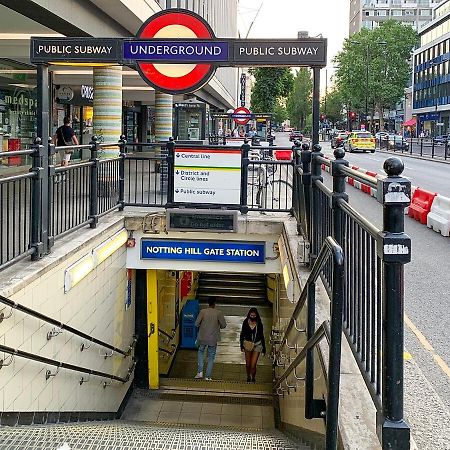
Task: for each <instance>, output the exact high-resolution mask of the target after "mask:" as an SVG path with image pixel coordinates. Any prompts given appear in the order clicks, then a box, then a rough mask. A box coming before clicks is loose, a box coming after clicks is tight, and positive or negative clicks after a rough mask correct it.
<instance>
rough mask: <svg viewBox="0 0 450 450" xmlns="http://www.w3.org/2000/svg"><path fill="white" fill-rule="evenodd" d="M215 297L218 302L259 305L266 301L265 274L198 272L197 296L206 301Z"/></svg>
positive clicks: (201, 300)
mask: <svg viewBox="0 0 450 450" xmlns="http://www.w3.org/2000/svg"><path fill="white" fill-rule="evenodd" d="M207 297H215V298H216V302H217V303H220V304H225V305H226V304H234V305H245V306H261V305H264V304H266V303H267V287H266V276H265V275H264V274H256V273H216V272H202V273H201V274H200V278H199V282H198V290H197V298H198V299H199V300H200V302H202V303H203V302H206V301H207Z"/></svg>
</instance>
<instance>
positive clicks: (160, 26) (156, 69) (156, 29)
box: [136, 9, 215, 94]
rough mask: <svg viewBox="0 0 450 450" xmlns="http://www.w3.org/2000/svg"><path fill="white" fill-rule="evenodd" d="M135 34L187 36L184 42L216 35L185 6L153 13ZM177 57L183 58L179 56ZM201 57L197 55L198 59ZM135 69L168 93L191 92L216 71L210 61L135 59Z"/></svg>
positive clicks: (211, 37) (151, 37)
mask: <svg viewBox="0 0 450 450" xmlns="http://www.w3.org/2000/svg"><path fill="white" fill-rule="evenodd" d="M136 37H137V38H138V39H142V40H148V41H151V40H153V39H164V40H170V39H174V40H180V41H181V40H182V39H186V42H195V41H193V40H194V39H200V40H203V41H204V40H209V39H214V38H215V36H214V32H213V30H212V29H211V27H210V26H209V24H208V23H207V22H206V21H205V20H204V19H203V18H202V17H200V16H199V15H197V14H195V13H193V12H191V11H188V10H184V9H171V10H170V9H169V10H165V11H161V12H160V13H157V14H155V15H153V16H152V17H150V18H149V19H148V20H147V21H146V22H145V23H144V24H142V26H141V28H140V29H139V31H138V33H137V36H136ZM155 42H157V41H155ZM180 59H181V60H183V58H182V57H180ZM190 59H191V60H192V57H191V58H190ZM201 59H202V58H201V57H199V58H198V60H199V61H201ZM137 68H138V71H139V73H140V75H141V77H142V79H143V80H144V81H145V82H146V83H147V84H149V85H150V86H152V87H154V88H155V89H156V90H158V91H162V92H166V93H168V94H182V93H188V92H194V91H196V90H198V89H200V88H201V87H202V86H204V85H205V84H206V83H207V82H208V81H209V80H210V79H211V78H212V76H213V75H214V72H215V67H214V65H212V64H208V63H194V62H189V63H183V64H173V63H172V64H167V63H166V64H165V63H161V64H160V63H155V62H152V63H149V62H143V61H138V62H137Z"/></svg>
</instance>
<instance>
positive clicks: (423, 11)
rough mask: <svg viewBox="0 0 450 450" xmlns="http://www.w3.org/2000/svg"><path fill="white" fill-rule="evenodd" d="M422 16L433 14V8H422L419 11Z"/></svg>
mask: <svg viewBox="0 0 450 450" xmlns="http://www.w3.org/2000/svg"><path fill="white" fill-rule="evenodd" d="M419 15H420V16H431V9H421V10H420V11H419Z"/></svg>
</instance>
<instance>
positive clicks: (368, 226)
mask: <svg viewBox="0 0 450 450" xmlns="http://www.w3.org/2000/svg"><path fill="white" fill-rule="evenodd" d="M337 203H338V205H339V207H340V208H341V209H342V210H343V211H344V212H345V213H347V214H348V215H349V216H350V217H351V218H352V219H353V220H355V221H356V222H357V223H358V225H360V226H361V227H362V228H364V229H365V230H366V231H367V232H368V233H370V234H371V235H372V236H377V235H378V234H380V230H379V229H378V228H377V227H376V226H375V225H373V224H372V223H371V222H369V221H368V220H367V219H366V218H365V217H364V216H362V215H361V214H360V213H359V212H358V211H356V210H355V209H354V208H352V207H351V206H350V204H349V203H348V202H346V201H345V200H344V199H342V198H339V199H338V200H337Z"/></svg>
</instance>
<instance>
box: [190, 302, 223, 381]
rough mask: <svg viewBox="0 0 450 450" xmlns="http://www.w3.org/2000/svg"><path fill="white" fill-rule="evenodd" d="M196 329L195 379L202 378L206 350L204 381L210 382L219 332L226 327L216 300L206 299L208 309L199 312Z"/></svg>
mask: <svg viewBox="0 0 450 450" xmlns="http://www.w3.org/2000/svg"><path fill="white" fill-rule="evenodd" d="M195 326H196V327H198V335H197V343H198V365H197V375H195V378H203V365H204V359H205V350H206V348H208V364H207V366H206V373H205V380H208V381H210V380H211V374H212V370H213V365H214V359H215V357H216V350H217V343H218V342H219V341H220V330H221V329H224V328H225V327H226V326H227V322H226V321H225V317H224V316H223V313H222V312H221V311H219V310H218V309H216V299H215V298H213V297H210V298H209V299H208V308H204V309H202V310H201V311H200V313H199V315H198V316H197V320H196V321H195Z"/></svg>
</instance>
